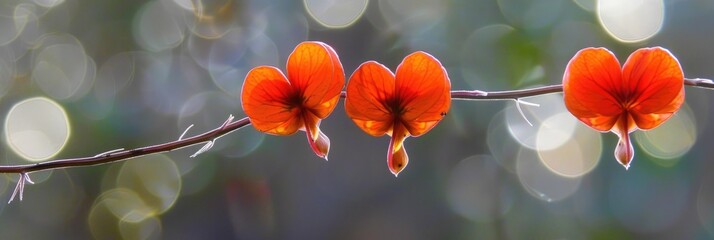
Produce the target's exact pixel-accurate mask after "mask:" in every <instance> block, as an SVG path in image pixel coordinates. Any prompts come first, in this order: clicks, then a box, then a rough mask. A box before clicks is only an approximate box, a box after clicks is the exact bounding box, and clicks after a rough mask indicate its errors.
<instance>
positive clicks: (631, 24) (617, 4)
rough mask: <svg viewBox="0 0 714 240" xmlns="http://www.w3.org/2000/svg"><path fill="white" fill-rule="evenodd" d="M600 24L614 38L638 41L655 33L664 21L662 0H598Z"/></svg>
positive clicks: (623, 40) (624, 40)
mask: <svg viewBox="0 0 714 240" xmlns="http://www.w3.org/2000/svg"><path fill="white" fill-rule="evenodd" d="M597 16H598V20H600V24H602V27H603V28H605V30H606V31H607V32H608V33H609V34H610V35H611V36H612V37H614V38H615V39H617V40H618V41H622V42H640V41H644V40H647V39H649V38H651V37H652V36H654V35H655V34H657V32H659V31H660V29H661V28H662V24H663V23H664V2H663V0H630V1H621V0H598V2H597Z"/></svg>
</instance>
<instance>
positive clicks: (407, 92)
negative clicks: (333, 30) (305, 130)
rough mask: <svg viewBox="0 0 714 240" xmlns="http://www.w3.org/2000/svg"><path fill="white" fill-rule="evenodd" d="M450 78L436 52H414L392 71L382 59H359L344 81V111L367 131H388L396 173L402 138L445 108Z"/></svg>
mask: <svg viewBox="0 0 714 240" xmlns="http://www.w3.org/2000/svg"><path fill="white" fill-rule="evenodd" d="M450 91H451V82H450V81H449V77H448V76H447V74H446V70H445V69H444V67H442V66H441V63H439V61H438V60H436V58H434V57H432V56H431V55H429V54H428V53H425V52H415V53H412V54H410V55H409V56H407V57H406V58H404V60H403V61H402V63H401V64H399V66H398V67H397V73H396V75H395V74H393V73H392V72H391V71H390V70H389V69H387V68H386V67H385V66H384V65H382V64H379V63H377V62H374V61H369V62H365V63H363V64H362V65H360V66H359V68H357V70H355V72H354V73H353V74H352V76H351V77H350V80H349V82H348V83H347V97H346V98H345V108H346V110H347V115H348V116H349V117H350V118H351V119H352V121H354V122H355V124H357V126H359V127H360V128H361V129H362V130H363V131H365V132H366V133H367V134H369V135H372V136H375V137H379V136H382V135H384V134H387V135H389V136H391V137H392V139H391V141H390V143H389V150H388V154H387V166H388V167H389V170H390V171H391V172H392V174H394V175H395V176H397V174H399V172H401V171H402V170H403V169H404V167H406V166H407V163H408V162H409V157H408V156H407V152H406V150H405V149H404V144H403V143H404V140H405V139H406V138H407V137H409V136H415V137H417V136H421V135H423V134H424V133H426V132H428V131H429V130H431V129H432V128H433V127H434V126H436V124H437V123H439V121H440V120H441V119H442V118H444V116H445V115H446V112H447V111H449V105H450V104H451V92H450Z"/></svg>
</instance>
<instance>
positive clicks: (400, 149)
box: [387, 124, 409, 177]
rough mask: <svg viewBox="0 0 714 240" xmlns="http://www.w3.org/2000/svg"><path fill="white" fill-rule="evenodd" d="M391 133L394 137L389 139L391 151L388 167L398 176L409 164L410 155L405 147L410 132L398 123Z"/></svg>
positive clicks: (388, 155)
mask: <svg viewBox="0 0 714 240" xmlns="http://www.w3.org/2000/svg"><path fill="white" fill-rule="evenodd" d="M391 135H392V139H391V140H390V141H389V152H388V153H387V167H388V168H389V171H390V172H392V174H394V176H395V177H397V176H398V175H399V173H400V172H401V171H402V170H404V168H406V167H407V164H409V156H408V155H407V150H406V149H405V148H404V140H405V139H406V138H407V137H409V133H408V132H407V129H406V128H404V126H402V125H401V124H396V125H395V126H394V130H393V131H392V133H391Z"/></svg>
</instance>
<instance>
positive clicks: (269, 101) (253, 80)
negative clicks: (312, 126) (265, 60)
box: [241, 66, 303, 135]
mask: <svg viewBox="0 0 714 240" xmlns="http://www.w3.org/2000/svg"><path fill="white" fill-rule="evenodd" d="M292 94H294V92H293V89H292V88H291V87H290V84H289V83H288V81H287V79H286V78H285V75H283V73H282V72H280V70H279V69H277V68H274V67H270V66H260V67H256V68H253V69H252V70H250V72H248V75H246V77H245V81H244V82H243V89H242V93H241V104H242V107H243V110H244V111H245V113H246V115H248V117H249V118H250V121H251V124H252V125H253V126H254V127H255V128H256V129H258V130H259V131H261V132H266V133H270V134H276V135H289V134H293V133H295V132H296V131H297V130H298V129H299V128H300V127H302V125H303V123H302V121H301V117H300V115H299V113H300V110H299V109H298V108H297V107H295V106H293V105H291V103H290V102H289V99H290V98H291V95H292Z"/></svg>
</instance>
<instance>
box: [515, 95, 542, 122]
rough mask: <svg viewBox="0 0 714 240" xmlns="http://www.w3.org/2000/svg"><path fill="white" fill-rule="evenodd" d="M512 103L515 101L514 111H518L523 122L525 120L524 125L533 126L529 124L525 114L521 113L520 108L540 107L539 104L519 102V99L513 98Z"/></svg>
mask: <svg viewBox="0 0 714 240" xmlns="http://www.w3.org/2000/svg"><path fill="white" fill-rule="evenodd" d="M513 101H516V109H518V113H520V114H521V117H523V119H524V120H526V123H528V125H530V126H531V127H532V126H533V123H531V121H530V120H528V118H527V117H526V114H525V113H523V109H522V108H521V104H524V105H528V106H533V107H540V104H537V103H532V102H526V101H523V100H521V99H520V98H514V99H513Z"/></svg>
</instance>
